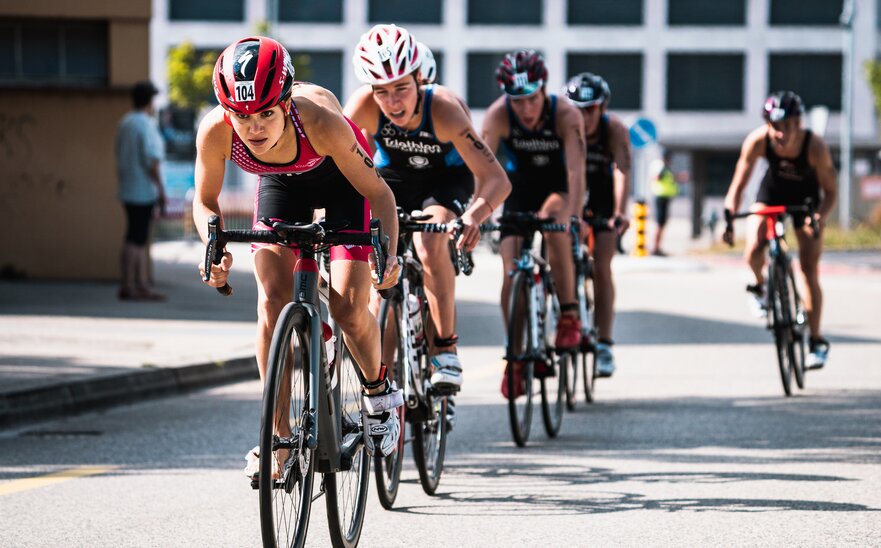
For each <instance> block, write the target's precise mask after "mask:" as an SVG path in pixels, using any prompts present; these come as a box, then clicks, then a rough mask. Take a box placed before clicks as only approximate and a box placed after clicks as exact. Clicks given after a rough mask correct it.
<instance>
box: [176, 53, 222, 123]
mask: <svg viewBox="0 0 881 548" xmlns="http://www.w3.org/2000/svg"><path fill="white" fill-rule="evenodd" d="M218 53H219V52H214V51H208V52H203V53H201V54H200V53H199V52H197V51H196V47H195V46H194V45H193V43H192V42H183V43H181V44H180V45H178V46H175V47H173V48H171V50H170V51H169V52H168V98H169V100H170V101H171V103H172V104H174V105H175V106H177V107H180V108H187V109H192V110H199V109H200V108H202V107H204V106H205V105H207V104H209V102H210V101H211V97H213V95H214V90H213V84H212V77H213V74H214V62H215V61H216V60H217V55H218Z"/></svg>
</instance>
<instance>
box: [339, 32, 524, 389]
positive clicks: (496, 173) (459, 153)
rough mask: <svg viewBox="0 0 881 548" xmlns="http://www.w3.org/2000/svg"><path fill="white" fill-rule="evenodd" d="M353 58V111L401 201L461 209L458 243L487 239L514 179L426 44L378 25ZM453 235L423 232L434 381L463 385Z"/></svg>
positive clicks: (443, 214)
mask: <svg viewBox="0 0 881 548" xmlns="http://www.w3.org/2000/svg"><path fill="white" fill-rule="evenodd" d="M352 62H353V64H354V66H355V73H356V74H357V75H358V78H359V79H360V80H361V81H362V82H364V83H365V84H368V85H365V86H364V87H362V88H361V89H359V90H358V91H356V92H355V93H354V94H353V95H352V97H350V98H349V100H348V102H347V103H346V108H345V112H346V114H347V115H348V116H349V117H350V118H351V119H352V120H353V121H354V122H355V123H356V124H358V126H359V127H361V128H362V130H363V131H364V132H365V134H366V136H367V138H368V140H370V141H372V142H373V144H374V145H375V149H376V153H375V155H374V160H375V161H376V165H377V167H378V168H379V170H380V173H382V176H383V178H385V180H386V181H388V184H389V186H390V187H391V189H392V192H394V194H395V199H396V201H397V203H398V205H400V206H401V207H403V208H404V209H406V210H415V209H419V210H422V211H423V212H424V213H426V214H429V215H431V216H432V218H431V222H438V223H443V222H448V221H452V220H453V219H455V218H456V217H457V216H461V219H462V222H463V225H464V227H463V230H462V233H461V236H460V238H459V242H458V245H459V246H461V247H464V248H465V249H468V250H471V249H473V248H474V246H475V245H477V242H478V240H480V230H479V225H480V223H481V222H482V221H484V220H485V219H487V218H488V217H489V216H490V215H491V214H492V212H493V209H494V208H495V207H496V206H497V205H499V204H500V203H501V202H502V200H504V199H505V196H507V194H508V192H509V190H510V183H509V182H508V178H507V177H506V176H505V172H504V170H503V169H502V167H501V166H500V165H499V163H498V161H496V158H495V155H493V153H492V152H491V151H490V150H489V149H488V148H487V146H486V145H485V144H484V143H483V140H482V139H481V138H480V136H479V135H478V134H477V131H475V130H474V128H473V126H472V125H471V120H470V118H469V116H468V113H467V112H466V110H465V109H464V108H463V107H462V105H461V104H460V103H459V101H458V100H457V99H456V96H455V95H454V94H453V93H451V92H450V91H449V90H448V89H447V88H445V87H443V86H437V85H428V86H425V85H422V82H421V78H422V75H421V74H420V70H419V67H420V64H421V62H422V51H421V49H420V48H419V45H418V43H417V42H416V39H415V38H413V36H412V35H411V34H410V33H408V32H407V31H406V30H405V29H403V28H401V27H397V26H395V25H377V26H375V27H373V28H372V29H371V30H370V32H368V33H367V34H364V35H363V36H362V37H361V40H360V41H359V42H358V45H357V46H356V47H355V53H354V55H353V56H352ZM472 173H473V176H472ZM475 179H476V185H475ZM475 186H476V189H475ZM472 192H473V195H474V197H473V200H472V202H471V205H470V206H469V207H468V208H467V209H466V207H465V206H466V204H468V201H469V200H470V199H471V197H472ZM447 243H448V236H447V235H445V234H428V233H425V234H416V235H415V237H414V244H415V247H416V253H417V254H418V256H419V259H420V260H421V261H422V265H423V267H424V268H425V293H426V297H427V298H428V304H429V308H430V310H431V311H432V320H433V322H434V327H435V332H436V333H437V335H438V336H437V337H436V338H435V340H434V344H433V345H432V346H433V348H432V353H433V354H434V355H433V356H432V358H431V362H432V364H433V366H434V367H435V373H434V375H432V378H431V382H432V383H433V384H434V385H435V386H443V387H444V388H448V389H451V390H457V389H458V388H459V387H461V385H462V364H461V363H460V362H459V357H458V356H457V355H456V341H457V340H458V337H457V336H456V308H455V284H456V281H455V271H454V270H453V264H452V262H451V261H450V258H449V253H448V252H447Z"/></svg>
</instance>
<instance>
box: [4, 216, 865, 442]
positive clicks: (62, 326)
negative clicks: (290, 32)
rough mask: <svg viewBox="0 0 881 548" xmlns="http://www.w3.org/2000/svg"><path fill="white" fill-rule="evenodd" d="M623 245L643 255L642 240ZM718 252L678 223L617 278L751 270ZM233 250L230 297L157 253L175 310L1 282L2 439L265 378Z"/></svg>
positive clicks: (169, 253) (177, 259)
mask: <svg viewBox="0 0 881 548" xmlns="http://www.w3.org/2000/svg"><path fill="white" fill-rule="evenodd" d="M651 230H653V227H652V228H650V232H649V234H650V235H651V234H652V232H651ZM624 246H625V248H627V249H628V250H629V249H630V248H632V246H633V240H632V234H631V235H628V237H627V238H626V239H625V242H624ZM707 247H709V239H708V238H705V239H703V240H697V241H693V240H691V239H690V225H689V223H688V221H687V220H686V219H684V218H673V219H671V222H670V225H669V227H668V234H667V235H666V245H665V249H666V250H667V251H668V252H669V253H671V257H668V258H660V257H646V258H642V259H635V258H632V257H626V256H619V257H618V258H616V259H615V261H614V262H613V267H614V269H615V271H616V272H619V273H624V272H628V271H639V272H645V271H654V270H663V271H694V270H704V269H707V268H708V265H707V263H719V262H726V263H730V264H732V265H734V264H742V259H741V258H740V257H739V255H738V254H733V253H732V254H725V255H708V254H696V255H695V254H690V253H691V252H694V251H700V250H705V249H706V248H707ZM230 248H231V250H232V252H233V256H234V257H235V260H236V262H235V264H234V266H233V274H232V277H231V279H230V283H231V284H232V285H233V287H234V288H235V293H234V295H233V296H231V297H222V296H220V295H219V294H218V293H217V292H216V291H214V290H213V289H211V288H209V287H207V286H205V285H203V284H202V282H201V281H200V280H199V276H198V270H197V266H196V265H197V264H198V262H199V261H200V260H201V258H202V257H203V253H204V247H203V246H202V245H201V244H200V243H196V242H160V243H157V244H155V245H154V246H153V258H154V265H155V278H156V285H157V288H158V289H159V290H160V291H162V292H164V293H167V294H168V300H167V301H166V302H129V301H119V300H118V299H117V298H116V292H117V285H116V284H114V283H72V282H28V281H0V429H2V428H6V427H10V426H13V425H17V424H22V423H26V422H30V421H34V420H40V419H44V418H48V417H52V416H60V415H64V414H69V413H75V412H79V411H84V410H88V409H96V408H100V407H106V406H108V405H114V404H118V403H126V402H130V401H134V400H136V399H141V398H145V397H153V396H160V395H169V394H174V393H179V392H182V391H186V390H192V389H195V388H200V387H204V386H209V385H212V384H218V383H224V382H230V381H234V380H239V379H247V378H256V377H257V367H256V363H255V361H254V357H253V356H254V354H253V353H254V336H255V324H256V310H255V303H256V293H257V289H256V283H255V281H254V276H253V273H252V268H251V260H250V253H249V250H248V247H247V245H243V244H232V245H231V247H230ZM478 253H479V254H488V253H489V252H488V251H487V249H486V248H480V249H479V251H478ZM496 260H498V259H497V258H495V257H488V256H487V257H477V264H478V267H477V271H476V274H475V275H474V277H472V278H471V279H469V285H473V284H474V283H475V282H476V283H484V281H485V283H486V284H487V285H486V288H483V287H480V290H481V291H487V290H488V291H491V292H493V293H495V292H496V291H498V279H496V277H487V276H481V274H480V272H481V267H480V265H481V264H485V263H486V261H496ZM824 269H825V270H826V271H830V270H831V271H836V270H837V271H839V272H840V271H846V272H852V271H854V270H857V271H859V270H863V269H867V270H870V271H873V272H878V271H879V270H881V253H877V252H874V253H857V254H842V253H838V254H833V253H829V254H827V255H826V258H825V261H824ZM744 270H745V267H744ZM490 278H492V279H490ZM460 313H462V312H460Z"/></svg>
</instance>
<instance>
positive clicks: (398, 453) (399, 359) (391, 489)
mask: <svg viewBox="0 0 881 548" xmlns="http://www.w3.org/2000/svg"><path fill="white" fill-rule="evenodd" d="M402 310H403V306H402V303H401V299H400V298H398V297H393V298H391V299H388V300H384V301H382V304H381V305H380V308H379V330H380V340H381V341H382V345H383V349H384V350H387V352H383V355H384V356H388V355H389V353H391V352H393V353H394V357H393V359H392V360H391V361H390V362H389V365H390V366H391V367H392V373H391V377H392V378H393V379H394V380H396V381H397V382H398V387H399V388H403V383H404V382H406V379H404V378H403V374H404V360H406V359H407V356H406V351H405V349H404V339H403V337H402V335H401V317H402V316H401V314H402ZM385 359H388V358H385ZM406 407H407V406H406V405H402V406H401V407H399V408H398V420H400V421H401V436H400V438H398V447H397V448H396V449H395V450H394V452H392V454H391V455H388V456H387V457H383V456H382V455H379V454H377V455H375V456H374V457H373V470H374V476H375V479H376V494H377V496H378V497H379V503H380V504H381V505H382V507H383V508H385V509H386V510H390V509H391V508H392V507H393V506H394V504H395V499H396V498H397V497H398V487H399V486H400V484H401V470H402V469H403V467H404V438H405V436H404V431H405V430H404V428H405V424H404V410H405V408H406Z"/></svg>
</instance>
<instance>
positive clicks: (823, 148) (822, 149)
mask: <svg viewBox="0 0 881 548" xmlns="http://www.w3.org/2000/svg"><path fill="white" fill-rule="evenodd" d="M808 152H809V155H810V163H811V165H813V166H814V170H815V171H816V173H817V181H818V182H819V183H820V190H822V191H823V195H822V197H821V198H820V203H819V204H817V213H818V214H819V215H820V219H819V220H820V222H821V223H825V222H826V219H827V218H828V217H829V214H830V213H831V212H832V208H833V207H834V206H835V202H836V201H837V199H838V184H837V181H836V179H837V176H836V173H835V165H834V164H833V163H832V155H831V154H829V147H828V146H827V145H826V143H825V142H823V140H822V139H820V138H819V137H816V136H815V137H814V138H813V139H811V148H810V150H809V151H808Z"/></svg>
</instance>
